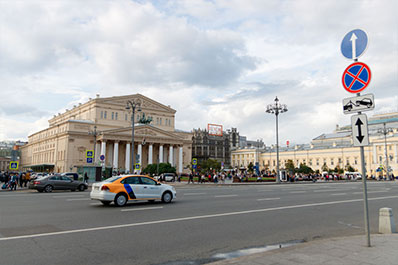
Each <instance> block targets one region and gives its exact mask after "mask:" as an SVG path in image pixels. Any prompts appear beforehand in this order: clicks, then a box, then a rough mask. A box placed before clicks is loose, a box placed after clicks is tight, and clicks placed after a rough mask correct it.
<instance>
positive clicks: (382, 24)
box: [0, 0, 398, 145]
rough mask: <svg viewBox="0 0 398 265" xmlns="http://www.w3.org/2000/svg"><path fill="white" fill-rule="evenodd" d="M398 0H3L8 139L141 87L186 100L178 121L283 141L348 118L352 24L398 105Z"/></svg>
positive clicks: (1, 72)
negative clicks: (274, 108) (345, 49)
mask: <svg viewBox="0 0 398 265" xmlns="http://www.w3.org/2000/svg"><path fill="white" fill-rule="evenodd" d="M397 10H398V1H396V0H374V1H372V0H366V1H365V0H363V1H360V0H351V1H344V0H333V1H329V0H323V1H319V0H308V1H307V0H280V1H272V0H266V1H265V0H245V1H242V0H212V1H205V0H186V1H185V0H175V1H132V0H92V1H91V0H86V1H80V0H68V1H67V0H63V1H61V0H42V1H35V0H12V1H11V0H10V1H9V0H0V91H1V94H0V95H1V97H2V100H1V103H0V140H27V137H28V135H30V134H32V133H34V132H37V131H39V130H42V129H45V128H46V127H48V120H49V119H50V118H51V117H52V116H53V115H54V114H57V113H58V112H60V113H63V112H65V109H71V107H72V106H73V105H77V104H78V103H85V102H87V101H88V99H89V98H95V95H96V94H100V96H101V97H110V96H122V95H129V94H136V93H140V94H143V95H145V96H147V97H150V98H152V99H154V100H156V101H158V102H160V103H162V104H164V105H171V107H172V108H173V109H175V110H176V111H177V113H176V121H175V125H176V128H177V129H181V130H185V131H191V130H192V129H193V128H206V127H207V124H208V123H212V124H221V125H223V127H224V129H228V128H231V127H234V128H238V131H239V133H240V135H244V136H247V137H248V139H251V140H257V139H262V140H263V141H264V142H265V144H266V145H271V144H274V143H275V115H271V114H268V113H266V112H265V110H266V106H267V105H268V104H272V103H273V102H274V99H275V97H276V96H278V98H279V99H280V102H281V103H283V104H286V105H287V108H288V111H287V112H286V113H283V114H280V115H279V139H280V144H281V145H283V144H285V143H286V141H290V143H291V144H292V143H296V144H301V143H309V142H310V141H311V140H312V139H313V138H315V137H317V136H319V135H320V134H322V133H331V132H333V130H335V128H336V124H339V125H340V126H341V125H348V124H350V115H345V114H343V109H342V100H343V98H347V97H352V96H355V95H354V94H351V93H349V92H347V91H346V90H345V89H344V88H343V86H342V82H341V78H342V74H343V72H344V70H345V69H346V68H347V67H348V66H349V65H350V64H351V63H352V60H349V59H346V58H345V57H344V56H343V55H342V54H341V51H340V45H341V41H342V40H343V38H344V36H345V35H346V34H347V33H348V32H350V31H351V30H353V29H362V30H364V31H365V32H366V33H367V35H368V38H369V43H368V47H367V49H366V51H365V52H364V53H363V55H362V56H361V57H360V58H359V61H361V62H364V63H366V64H367V65H368V66H369V67H370V69H371V72H372V80H371V82H370V84H369V86H368V87H367V88H366V89H365V90H364V91H363V92H362V94H366V93H372V94H374V95H375V105H376V108H375V109H374V111H370V112H367V114H368V116H372V115H374V114H379V113H385V112H392V111H398V16H397Z"/></svg>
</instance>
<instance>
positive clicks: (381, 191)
mask: <svg viewBox="0 0 398 265" xmlns="http://www.w3.org/2000/svg"><path fill="white" fill-rule="evenodd" d="M383 192H388V191H386V190H380V191H368V193H383ZM352 194H363V191H361V192H359V191H358V192H353V193H352Z"/></svg>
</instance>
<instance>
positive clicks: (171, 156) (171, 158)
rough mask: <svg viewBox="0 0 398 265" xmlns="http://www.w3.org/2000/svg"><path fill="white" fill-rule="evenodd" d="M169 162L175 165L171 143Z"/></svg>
mask: <svg viewBox="0 0 398 265" xmlns="http://www.w3.org/2000/svg"><path fill="white" fill-rule="evenodd" d="M169 163H170V165H173V146H172V145H170V149H169Z"/></svg>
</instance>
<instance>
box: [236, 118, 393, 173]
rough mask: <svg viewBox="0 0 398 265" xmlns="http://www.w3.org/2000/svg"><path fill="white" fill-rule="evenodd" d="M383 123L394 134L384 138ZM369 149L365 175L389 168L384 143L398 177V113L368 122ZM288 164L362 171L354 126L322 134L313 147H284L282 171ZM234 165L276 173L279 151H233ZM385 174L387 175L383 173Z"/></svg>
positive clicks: (281, 149) (280, 159) (271, 149)
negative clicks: (353, 137) (354, 136)
mask: <svg viewBox="0 0 398 265" xmlns="http://www.w3.org/2000/svg"><path fill="white" fill-rule="evenodd" d="M384 123H385V124H386V127H387V128H390V129H391V131H390V132H388V133H387V134H386V138H385V137H384V134H383V133H382V132H381V131H380V130H383V129H384ZM368 128H369V141H370V145H369V146H366V147H365V148H364V150H365V162H366V171H367V174H368V175H372V174H373V175H378V174H379V173H378V172H376V170H377V169H378V168H379V167H380V166H382V167H383V168H384V169H385V168H386V164H387V163H386V155H385V152H386V150H385V143H386V147H387V159H388V164H389V167H390V168H391V170H392V172H393V174H394V175H395V176H397V175H398V113H388V114H381V115H375V116H373V117H371V118H369V121H368ZM288 160H292V161H293V163H294V165H295V166H296V167H298V166H299V165H300V164H306V165H307V166H309V167H311V168H312V169H313V170H315V171H316V170H319V171H320V172H322V168H323V167H324V165H326V166H327V167H328V168H330V169H335V168H336V167H338V168H341V169H344V168H345V166H346V165H351V166H352V167H353V168H354V169H356V170H357V171H360V170H361V168H360V167H361V166H360V165H361V160H360V151H359V147H353V142H352V135H351V126H345V127H342V128H339V127H337V128H336V131H335V132H333V133H329V134H322V135H320V136H318V137H316V138H315V139H313V140H312V141H311V143H310V144H303V145H295V146H291V147H288V146H281V147H280V151H279V162H280V168H281V169H284V168H285V164H286V162H287V161H288ZM231 161H232V165H233V167H234V168H239V167H242V168H247V166H248V165H249V164H250V163H253V165H255V163H256V162H258V163H259V166H260V170H271V171H272V170H276V148H274V147H271V148H267V149H265V150H264V149H262V150H258V149H254V148H253V149H250V148H249V149H238V150H235V151H232V154H231ZM384 174H385V171H384Z"/></svg>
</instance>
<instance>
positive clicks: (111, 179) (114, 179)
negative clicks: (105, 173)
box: [104, 176, 120, 183]
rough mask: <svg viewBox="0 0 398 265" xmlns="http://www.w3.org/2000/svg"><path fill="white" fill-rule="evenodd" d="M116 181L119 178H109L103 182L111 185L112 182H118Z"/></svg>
mask: <svg viewBox="0 0 398 265" xmlns="http://www.w3.org/2000/svg"><path fill="white" fill-rule="evenodd" d="M118 179H120V177H119V176H114V177H111V178H109V179H106V180H104V182H107V183H112V182H114V181H116V180H118Z"/></svg>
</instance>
